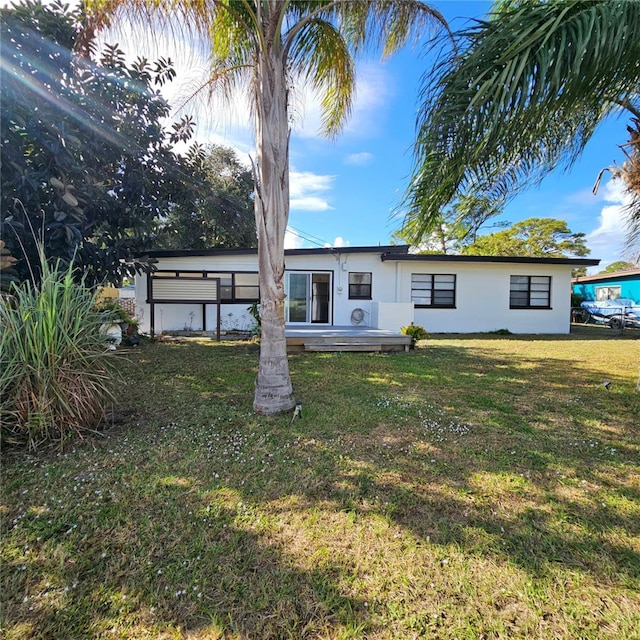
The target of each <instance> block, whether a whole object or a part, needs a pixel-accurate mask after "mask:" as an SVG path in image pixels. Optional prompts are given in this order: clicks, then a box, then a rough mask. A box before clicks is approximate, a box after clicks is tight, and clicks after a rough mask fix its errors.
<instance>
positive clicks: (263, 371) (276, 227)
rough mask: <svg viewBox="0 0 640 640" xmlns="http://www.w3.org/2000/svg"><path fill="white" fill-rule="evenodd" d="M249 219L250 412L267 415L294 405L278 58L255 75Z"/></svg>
mask: <svg viewBox="0 0 640 640" xmlns="http://www.w3.org/2000/svg"><path fill="white" fill-rule="evenodd" d="M256 85H257V86H256V107H257V113H256V147H257V163H256V164H257V167H256V170H257V176H256V177H257V179H256V200H255V214H256V227H257V232H258V269H259V282H260V317H261V327H262V337H261V340H260V361H259V367H258V376H257V378H256V388H255V396H254V401H253V408H254V410H255V411H256V412H258V413H263V414H266V415H272V414H275V413H280V412H281V411H287V410H289V409H292V408H293V407H294V406H295V398H294V396H293V388H292V385H291V377H290V375H289V362H288V360H287V343H286V337H285V323H284V299H285V291H284V234H285V230H286V227H287V222H288V220H289V121H288V113H287V111H288V110H287V100H288V96H287V86H286V74H285V71H284V62H283V60H282V55H278V52H277V51H276V52H274V50H273V49H271V50H270V51H269V52H265V53H263V55H261V56H260V60H259V62H258V69H257V74H256Z"/></svg>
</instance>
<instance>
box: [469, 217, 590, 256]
mask: <svg viewBox="0 0 640 640" xmlns="http://www.w3.org/2000/svg"><path fill="white" fill-rule="evenodd" d="M463 253H465V254H467V255H476V256H478V255H480V256H527V257H532V258H568V257H576V256H586V255H588V254H589V253H590V250H589V249H588V248H587V245H586V243H585V234H584V233H573V232H572V231H571V230H570V229H569V227H568V226H567V223H566V222H565V221H564V220H556V219H554V218H529V219H528V220H523V221H522V222H517V223H516V224H514V225H513V226H512V227H510V228H509V229H504V230H503V231H498V232H497V233H492V234H489V235H486V236H480V237H479V238H478V239H477V240H476V241H475V242H474V243H473V244H471V245H469V246H467V247H465V248H464V250H463Z"/></svg>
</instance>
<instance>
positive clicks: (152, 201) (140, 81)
mask: <svg viewBox="0 0 640 640" xmlns="http://www.w3.org/2000/svg"><path fill="white" fill-rule="evenodd" d="M83 19H84V17H83V15H82V14H81V13H80V11H69V10H68V8H67V7H65V6H63V5H61V4H60V3H54V4H51V5H47V6H44V5H42V4H41V3H40V2H27V3H26V4H25V5H20V6H14V7H13V8H10V9H3V10H2V26H1V29H2V33H1V36H2V65H3V78H2V86H1V91H2V95H1V105H0V108H1V110H2V111H1V122H0V127H1V135H2V166H1V179H2V193H1V206H2V208H1V224H2V229H1V231H2V237H3V239H4V240H5V242H6V245H7V247H6V249H7V250H8V251H10V252H11V253H12V255H13V256H14V257H15V258H17V259H18V262H17V263H16V264H15V270H16V271H17V272H18V277H19V279H27V278H29V277H31V275H34V276H35V277H37V271H34V272H30V265H31V266H33V265H37V264H38V260H37V259H36V239H41V240H42V241H43V243H44V248H45V252H46V255H47V256H48V257H51V258H61V259H62V260H63V261H64V262H65V263H67V264H68V263H69V262H71V261H72V260H74V261H75V262H76V264H78V266H79V267H81V269H80V271H82V272H84V274H85V277H86V279H87V280H86V281H87V282H88V283H99V282H101V281H103V280H104V279H108V280H110V281H112V282H118V281H119V280H120V279H121V278H122V277H123V276H125V275H130V274H131V272H132V271H133V270H134V269H136V268H141V267H142V266H143V265H142V263H140V262H136V260H135V258H134V254H135V252H136V251H139V250H141V249H143V248H144V247H145V244H146V243H147V242H148V240H149V238H150V237H152V231H153V230H154V228H155V223H156V220H157V217H158V216H159V215H160V214H161V213H163V212H165V211H166V210H167V207H168V203H169V202H170V201H171V199H172V197H174V195H175V193H174V192H175V189H176V188H177V185H179V184H180V181H179V180H177V179H176V173H179V171H180V168H179V164H178V163H177V162H176V157H175V155H174V154H173V152H172V143H173V142H175V141H177V140H178V139H186V138H188V136H189V135H190V129H191V124H192V123H191V121H190V120H189V118H185V119H183V120H182V121H181V122H180V123H176V124H175V125H174V126H173V128H172V129H171V130H170V131H167V130H165V128H164V127H163V124H162V122H163V120H164V119H165V118H167V117H168V116H169V105H168V104H167V102H166V101H165V100H164V99H163V98H162V97H161V95H160V93H159V91H158V87H159V86H160V85H162V84H163V83H165V82H167V81H169V80H171V79H172V78H173V77H174V75H175V72H174V70H173V68H172V65H171V63H170V61H168V60H163V59H161V60H158V61H157V62H154V63H152V62H149V61H148V60H146V59H144V58H138V59H137V60H135V61H134V62H133V63H131V64H128V63H127V62H126V60H125V55H124V53H123V52H122V51H121V50H120V49H118V48H117V47H115V46H110V45H106V46H105V47H104V49H103V51H102V52H101V53H100V54H96V55H95V58H96V60H95V62H94V61H93V60H92V59H89V58H83V57H80V56H79V55H75V54H74V53H73V52H72V50H73V48H74V46H75V45H76V44H77V42H78V32H79V27H80V25H81V23H82V21H83ZM90 49H91V48H90ZM91 50H92V49H91Z"/></svg>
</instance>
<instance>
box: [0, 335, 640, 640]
mask: <svg viewBox="0 0 640 640" xmlns="http://www.w3.org/2000/svg"><path fill="white" fill-rule="evenodd" d="M601 333H602V332H599V333H597V334H596V333H593V332H591V331H587V330H586V329H585V330H582V331H581V332H580V333H578V334H576V335H572V336H571V337H568V338H516V337H507V338H505V337H498V336H495V337H490V336H475V337H464V336H446V337H436V338H433V339H431V340H429V341H426V342H423V343H420V348H419V349H417V350H416V351H415V352H414V353H410V354H393V355H380V354H301V355H296V356H292V357H291V359H290V364H291V371H292V376H293V381H294V387H295V389H296V391H297V394H298V396H299V399H300V400H301V401H302V404H303V412H302V418H301V419H295V420H294V421H292V419H291V414H289V415H288V416H281V417H277V418H263V417H258V416H256V415H254V414H253V413H252V410H251V402H252V389H253V380H254V375H255V371H256V365H257V347H256V346H255V345H251V344H247V343H222V344H217V343H215V342H209V341H207V342H205V341H202V342H195V341H193V342H185V343H169V344H166V343H165V344H161V343H159V344H154V345H147V346H142V347H141V348H139V349H138V350H134V351H131V352H130V353H129V354H128V356H127V357H128V358H129V360H130V363H128V362H125V363H124V364H123V368H124V370H125V373H124V382H123V385H122V390H121V393H120V397H121V405H120V406H119V407H118V409H117V411H118V414H120V415H119V416H117V418H118V420H117V421H115V422H114V424H112V425H111V426H110V427H109V428H108V429H107V430H106V431H105V432H104V434H102V435H99V436H95V437H91V438H88V439H86V440H85V441H83V442H78V443H77V444H75V445H74V444H73V443H71V444H70V446H69V447H68V448H67V450H66V451H65V452H64V453H57V452H49V453H45V454H40V455H38V456H25V455H23V454H22V455H18V454H16V453H12V452H5V453H4V454H3V458H4V462H3V465H2V512H1V516H2V572H3V573H2V584H1V585H0V598H1V599H2V616H3V621H2V627H3V631H2V634H3V636H4V637H5V638H7V639H8V640H9V639H18V638H20V639H24V638H42V639H45V638H46V639H53V638H60V639H65V640H67V639H73V638H151V639H158V640H159V639H161V638H162V639H163V640H167V639H172V638H189V639H193V640H196V639H198V640H200V639H205V638H206V639H213V638H225V639H227V638H228V639H238V640H239V639H242V640H253V639H263V638H291V639H296V638H332V639H333V638H335V639H338V638H367V639H383V638H384V639H386V638H397V639H402V640H404V639H408V638H451V639H456V640H457V639H460V638H469V639H470V638H478V639H480V638H505V639H506V638H509V639H512V638H523V639H524V638H526V639H529V638H549V639H552V638H554V639H555V638H566V639H572V640H573V639H587V638H592V639H594V640H595V639H598V640H600V639H602V638H612V639H613V638H615V639H622V638H640V473H639V471H640V468H639V467H640V393H638V392H637V391H636V384H637V380H638V366H639V364H640V341H639V340H638V339H637V334H638V332H635V335H634V334H633V333H632V332H629V334H628V335H627V336H626V337H618V336H616V335H615V334H613V333H612V332H605V333H604V334H603V335H604V336H606V337H607V339H603V337H602V335H601ZM606 380H608V381H610V382H611V385H610V387H609V389H607V388H605V386H604V385H603V382H605V381H606Z"/></svg>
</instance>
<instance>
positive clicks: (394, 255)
mask: <svg viewBox="0 0 640 640" xmlns="http://www.w3.org/2000/svg"><path fill="white" fill-rule="evenodd" d="M409 249H410V247H409V245H405V244H402V245H382V246H373V247H366V246H365V247H321V248H316V249H285V252H284V254H285V256H305V255H336V254H351V253H377V254H380V259H381V260H382V261H383V262H385V261H389V260H394V261H403V262H404V261H406V262H480V263H482V262H502V263H512V264H513V263H516V264H517V263H525V264H567V265H572V266H575V267H594V266H597V265H598V264H600V260H594V259H591V258H529V257H511V256H460V255H442V254H421V253H409ZM257 253H258V250H257V249H198V250H194V249H181V250H171V249H168V250H157V251H148V252H146V253H145V255H147V256H149V257H151V258H188V257H197V256H208V257H209V256H229V255H231V256H233V255H238V256H241V255H256V254H257Z"/></svg>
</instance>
